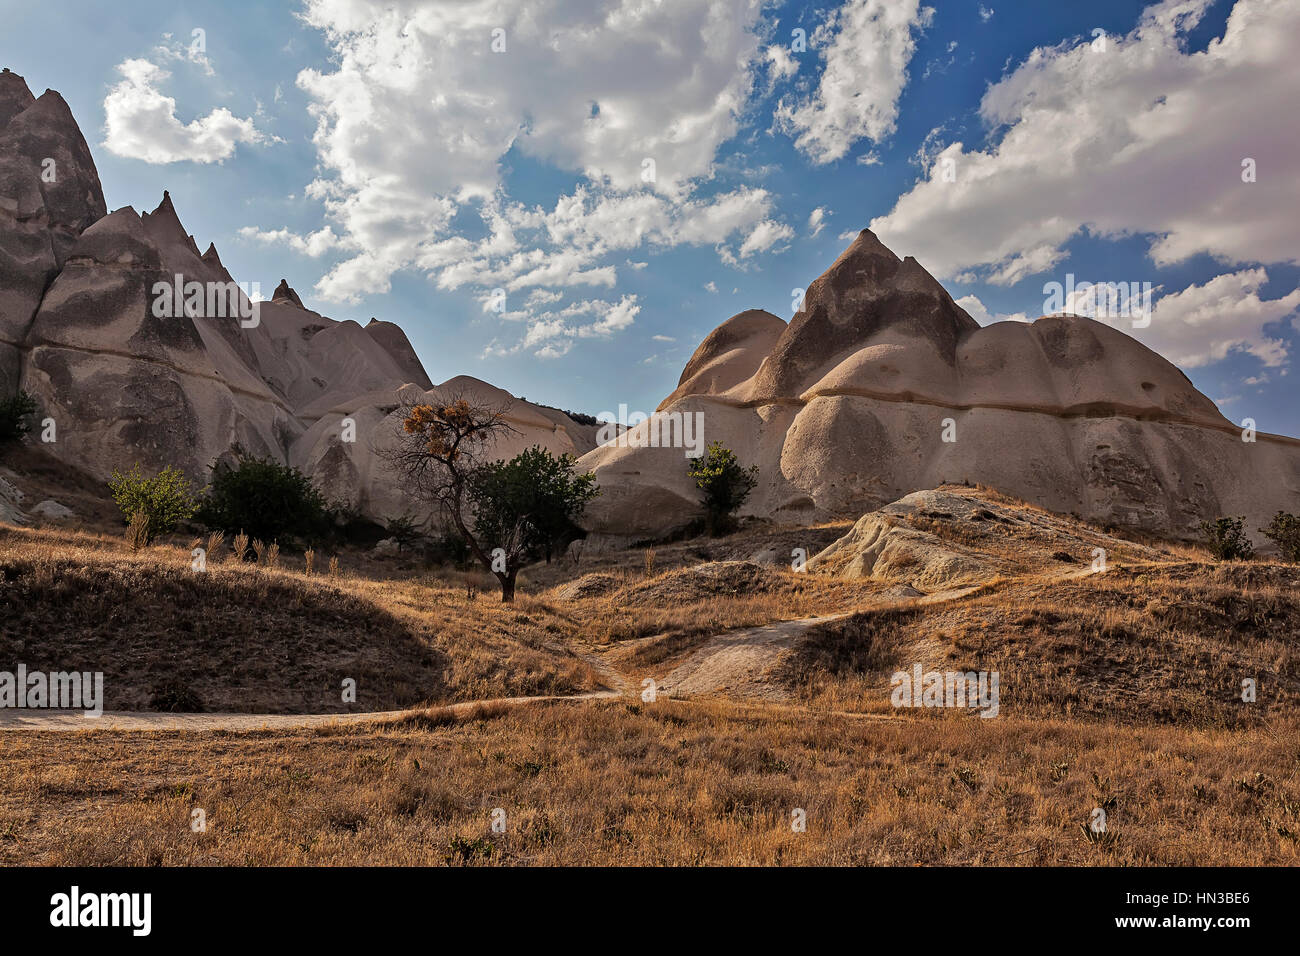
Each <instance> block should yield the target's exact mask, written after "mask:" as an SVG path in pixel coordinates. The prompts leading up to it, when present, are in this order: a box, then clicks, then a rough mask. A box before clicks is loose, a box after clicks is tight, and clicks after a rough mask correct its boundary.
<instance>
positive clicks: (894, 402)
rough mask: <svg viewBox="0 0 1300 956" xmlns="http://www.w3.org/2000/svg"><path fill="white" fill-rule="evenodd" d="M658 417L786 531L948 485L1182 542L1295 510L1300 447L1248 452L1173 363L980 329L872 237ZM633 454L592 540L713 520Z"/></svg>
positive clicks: (744, 327) (1123, 339)
mask: <svg viewBox="0 0 1300 956" xmlns="http://www.w3.org/2000/svg"><path fill="white" fill-rule="evenodd" d="M659 412H660V413H667V414H677V413H680V414H685V415H698V416H700V419H699V420H700V421H702V423H703V431H704V436H703V437H704V442H705V443H707V442H709V441H714V440H718V441H721V442H723V444H725V445H726V446H727V447H729V448H731V449H732V450H733V451H735V452H736V454H737V455H738V456H739V458H740V460H741V462H742V463H743V464H745V465H751V464H752V465H757V466H758V467H759V472H760V474H759V485H758V487H757V488H756V489H755V490H754V492H753V494H752V495H751V496H750V499H749V501H748V502H747V504H746V507H745V508H744V509H743V510H742V515H743V514H748V515H753V516H758V517H765V518H771V519H774V520H777V521H786V522H795V523H799V522H814V521H819V520H825V519H828V518H843V517H855V516H857V515H861V514H863V513H864V512H867V511H871V510H873V509H875V508H878V507H880V506H881V505H883V504H885V503H887V502H890V501H894V500H896V499H898V498H901V497H903V496H905V495H907V494H909V493H910V492H913V491H916V490H918V489H924V488H934V487H936V486H939V485H941V484H944V483H945V482H951V481H957V482H972V483H975V482H978V483H982V484H985V485H988V486H990V487H993V488H997V489H999V490H1002V491H1004V492H1006V493H1008V494H1013V495H1016V496H1017V497H1020V498H1023V499H1025V500H1027V501H1029V502H1031V503H1034V504H1037V505H1040V506H1042V507H1044V508H1048V509H1050V510H1053V511H1056V512H1060V513H1065V514H1069V513H1075V514H1078V515H1081V516H1082V517H1085V518H1087V519H1090V520H1093V521H1097V522H1101V523H1103V524H1114V525H1120V526H1124V527H1130V528H1135V529H1142V530H1146V531H1152V532H1156V533H1160V534H1171V535H1175V536H1193V535H1195V534H1196V533H1197V532H1198V528H1199V523H1200V521H1201V520H1202V519H1204V518H1207V517H1215V516H1218V515H1221V514H1245V515H1246V516H1247V517H1248V522H1247V524H1248V526H1249V527H1251V528H1255V527H1258V526H1259V525H1260V524H1262V523H1265V522H1266V521H1267V520H1268V518H1269V517H1270V516H1271V515H1272V514H1273V513H1274V512H1275V511H1277V510H1278V509H1283V510H1287V511H1291V512H1295V511H1297V510H1300V441H1296V440H1295V439H1289V438H1283V437H1280V436H1274V435H1264V434H1259V435H1257V436H1256V440H1255V441H1253V442H1246V441H1243V440H1242V434H1241V432H1240V430H1239V429H1238V428H1237V427H1236V426H1234V425H1233V424H1232V423H1230V422H1229V421H1227V420H1226V419H1225V418H1224V417H1223V416H1222V415H1221V414H1220V413H1219V411H1218V408H1217V407H1216V406H1215V404H1214V403H1213V402H1212V401H1210V400H1209V399H1208V398H1206V397H1205V396H1204V395H1202V394H1201V393H1200V392H1198V391H1197V390H1196V388H1195V387H1194V386H1193V385H1192V383H1191V382H1190V381H1189V380H1188V379H1187V377H1186V376H1185V375H1184V374H1183V373H1182V372H1181V371H1179V370H1178V369H1177V368H1176V367H1175V366H1173V365H1172V364H1170V363H1169V362H1167V361H1166V360H1165V359H1163V358H1161V357H1160V356H1159V355H1157V354H1156V353H1155V352H1152V351H1151V350H1150V349H1148V348H1146V347H1145V346H1143V345H1142V344H1141V343H1139V342H1137V341H1136V340H1135V339H1133V338H1131V337H1129V336H1128V335H1126V334H1124V333H1123V332H1121V331H1118V330H1117V329H1114V328H1111V327H1110V326H1107V325H1104V324H1102V323H1100V322H1096V321H1094V320H1092V319H1086V318H1081V317H1072V316H1066V317H1062V316H1047V317H1044V318H1041V319H1038V320H1037V321H1035V322H1033V323H1021V322H1000V323H995V324H993V325H990V326H987V327H983V328H981V327H980V326H979V325H978V324H977V323H975V322H974V320H972V319H971V318H970V317H969V316H968V315H966V313H965V312H964V311H962V310H961V309H960V308H959V307H958V306H957V305H956V303H955V302H953V300H952V298H951V297H950V296H949V295H948V293H947V292H946V291H944V289H943V288H942V286H940V285H939V283H938V282H936V281H935V280H934V279H933V278H932V277H931V276H930V275H929V274H928V273H927V272H926V271H925V270H924V269H923V268H922V267H921V266H920V264H919V263H917V262H916V261H915V260H914V259H911V258H907V259H901V260H900V259H898V258H897V257H896V256H895V255H894V254H893V253H892V252H890V251H889V250H888V249H886V248H885V247H884V246H883V245H882V244H881V243H880V242H879V240H877V239H876V237H875V236H874V235H872V234H871V233H870V232H869V231H865V230H864V231H863V233H862V234H860V235H859V236H858V238H857V239H855V240H854V242H853V244H852V245H850V246H849V248H848V249H847V250H846V251H845V252H844V254H843V255H841V256H840V257H839V259H837V260H836V261H835V263H834V264H833V265H832V266H831V268H830V269H829V270H827V272H826V273H825V274H824V275H822V276H821V277H820V278H818V279H817V280H816V281H814V282H813V283H812V284H810V285H809V286H808V291H807V293H806V295H805V298H804V303H803V309H802V310H801V311H800V312H799V313H798V314H797V315H796V316H795V318H794V320H793V321H791V322H790V324H789V325H788V326H786V325H784V324H783V323H781V322H780V320H779V319H777V318H776V317H775V316H770V315H768V314H767V313H764V312H761V311H757V310H755V311H751V312H744V313H741V314H740V315H738V316H734V317H732V318H731V319H728V320H727V322H725V323H723V324H722V325H721V326H719V327H718V328H717V329H716V330H714V332H713V333H711V334H710V335H709V336H708V337H707V338H706V339H705V341H704V343H702V344H701V346H700V348H699V349H698V350H697V351H696V354H695V355H694V356H692V358H691V361H690V362H689V363H688V364H687V367H686V369H685V371H684V372H683V375H682V378H681V381H680V383H679V384H678V387H677V389H676V390H674V391H673V393H672V394H671V395H669V396H668V398H666V399H665V400H664V402H663V403H662V404H661V405H660V406H659ZM648 431H649V426H639V427H638V428H637V429H633V430H632V432H631V433H630V435H631V437H632V438H633V439H635V438H636V437H637V436H638V433H639V432H640V433H648ZM642 437H644V436H642ZM637 444H638V442H636V441H622V442H620V443H618V444H613V443H610V444H606V445H604V446H602V447H600V448H597V449H596V450H595V451H593V452H591V453H589V454H588V455H586V456H585V457H584V458H583V459H582V461H581V465H582V466H583V467H584V468H587V469H591V470H594V471H595V472H596V475H597V479H598V480H599V482H600V485H601V488H602V495H601V497H600V498H598V499H597V500H596V501H594V502H593V503H592V505H591V506H590V507H589V509H588V517H587V522H588V524H589V527H590V530H591V531H593V532H595V534H596V535H597V536H598V537H597V540H600V539H601V538H604V539H605V540H607V542H609V543H619V542H629V541H634V540H637V539H644V538H653V537H657V536H661V535H667V534H669V533H671V532H672V531H674V530H675V529H677V528H680V527H682V526H684V525H685V524H687V523H688V522H689V521H690V520H692V519H693V518H695V517H697V516H698V515H699V513H700V506H699V492H698V490H697V489H695V488H694V486H693V484H692V483H691V481H690V480H689V478H687V476H686V461H685V455H684V450H683V449H682V448H680V447H650V442H648V441H641V442H639V444H641V445H644V446H647V447H636V446H637Z"/></svg>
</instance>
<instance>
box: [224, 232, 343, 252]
mask: <svg viewBox="0 0 1300 956" xmlns="http://www.w3.org/2000/svg"><path fill="white" fill-rule="evenodd" d="M239 235H240V236H241V237H243V238H244V239H249V240H251V241H253V242H260V243H263V244H265V245H276V246H288V247H289V248H290V249H293V250H294V251H295V252H301V253H302V254H303V255H307V256H311V257H312V258H313V259H318V258H320V257H321V256H323V255H325V253H327V252H332V251H333V250H335V249H337V248H339V237H338V236H337V235H335V234H334V230H333V229H331V228H330V227H329V226H326V227H325V228H324V229H317V230H316V231H315V232H313V233H309V234H308V235H306V236H300V235H298V234H297V233H294V232H291V231H290V230H288V229H270V230H261V229H257V228H255V227H253V226H244V227H243V228H242V229H240V230H239Z"/></svg>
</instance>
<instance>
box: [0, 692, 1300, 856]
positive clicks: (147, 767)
mask: <svg viewBox="0 0 1300 956" xmlns="http://www.w3.org/2000/svg"><path fill="white" fill-rule="evenodd" d="M1298 729H1300V727H1297V726H1296V725H1294V724H1279V725H1277V726H1275V727H1273V728H1271V729H1262V728H1261V729H1256V730H1252V731H1245V732H1225V731H1202V730H1190V729H1183V728H1174V727H1144V728H1136V729H1131V730H1126V731H1125V732H1123V733H1116V732H1115V731H1114V728H1112V727H1108V726H1105V725H1101V724H1090V723H1073V722H1066V721H1060V720H1035V721H1026V720H1019V719H1015V718H1005V719H1000V720H995V721H984V720H980V719H978V718H966V717H963V716H956V715H954V716H951V717H949V718H948V719H945V720H912V719H888V720H863V719H856V720H854V719H849V718H842V717H841V718H836V717H831V716H822V717H819V718H818V717H813V716H810V715H808V714H806V713H803V714H800V713H794V712H787V711H783V710H779V709H778V710H747V709H744V708H741V707H738V706H737V705H730V704H724V703H721V702H719V703H713V704H694V705H692V704H688V703H684V702H672V701H667V700H661V701H660V702H659V703H657V704H655V705H653V706H652V705H641V704H627V703H623V702H604V703H588V704H583V705H577V704H566V703H560V704H544V705H535V706H533V707H530V708H524V709H515V710H510V711H506V712H504V713H501V714H498V715H489V716H486V717H480V718H477V719H470V720H467V721H463V722H448V721H440V720H437V719H433V720H419V719H414V718H413V719H409V720H406V721H404V722H402V723H400V724H397V725H393V726H387V727H378V728H364V727H360V728H358V727H352V728H346V729H337V730H322V731H301V732H296V733H289V734H266V733H254V734H240V735H227V734H211V733H202V734H194V733H190V734H174V733H171V734H122V733H113V732H88V733H84V734H79V735H77V736H76V738H75V739H74V740H69V739H68V738H67V737H66V736H64V735H40V734H31V733H11V734H8V735H6V738H5V746H4V748H3V750H0V781H3V782H2V783H0V862H4V863H41V864H70V865H111V864H118V865H186V864H194V865H204V864H235V865H332V864H409V865H429V864H432V865H442V864H452V865H461V864H472V865H496V864H596V865H605V864H609V865H623V864H667V865H699V864H830V865H838V864H894V865H907V864H962V865H970V864H1002V865H1050V864H1070V865H1094V864H1097V865H1117V864H1119V865H1123V864H1134V865H1152V866H1155V865H1159V866H1167V865H1192V864H1198V865H1214V864H1281V865H1296V864H1297V863H1300V849H1298V846H1300V845H1298V844H1297V836H1298V834H1300V749H1298V748H1297V745H1296V741H1297V739H1298V738H1297V733H1296V732H1297V730H1298ZM69 744H73V745H72V746H69ZM498 807H499V808H501V809H503V810H505V812H506V832H505V833H503V834H494V833H493V832H492V831H491V826H490V820H491V816H490V815H491V811H492V810H493V809H494V808H498ZM1096 807H1104V808H1105V809H1106V813H1107V817H1108V821H1109V826H1108V829H1107V833H1106V834H1105V836H1104V838H1101V839H1098V838H1095V837H1094V838H1090V837H1089V836H1088V835H1087V834H1086V833H1085V832H1084V825H1085V824H1086V823H1087V822H1088V821H1089V819H1090V815H1091V813H1092V810H1093V809H1094V808H1096ZM196 808H201V809H203V810H204V811H205V813H206V818H207V831H206V832H205V833H201V834H198V833H193V832H192V831H191V829H190V821H191V813H192V811H193V810H194V809H196ZM795 808H800V809H803V810H805V811H806V813H807V832H804V833H796V832H793V831H792V829H791V825H790V824H791V819H792V818H791V813H792V811H793V810H794V809H795Z"/></svg>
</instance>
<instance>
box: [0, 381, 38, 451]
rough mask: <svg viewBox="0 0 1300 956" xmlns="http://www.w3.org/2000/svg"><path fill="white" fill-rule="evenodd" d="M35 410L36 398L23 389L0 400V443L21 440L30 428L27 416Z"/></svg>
mask: <svg viewBox="0 0 1300 956" xmlns="http://www.w3.org/2000/svg"><path fill="white" fill-rule="evenodd" d="M35 411H36V400H35V399H34V398H32V397H31V396H30V395H28V394H27V393H26V392H24V391H21V390H20V391H19V392H18V394H17V395H15V396H14V397H13V398H6V399H4V400H3V401H0V444H7V443H8V442H13V441H22V439H23V436H24V435H26V434H27V433H28V432H29V431H31V430H32V426H31V423H30V422H28V421H27V416H28V415H31V414H32V413H34V412H35Z"/></svg>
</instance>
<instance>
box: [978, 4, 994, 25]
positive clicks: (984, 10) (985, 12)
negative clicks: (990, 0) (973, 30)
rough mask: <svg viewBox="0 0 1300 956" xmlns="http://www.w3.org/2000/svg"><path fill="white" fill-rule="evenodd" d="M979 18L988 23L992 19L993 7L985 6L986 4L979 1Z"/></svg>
mask: <svg viewBox="0 0 1300 956" xmlns="http://www.w3.org/2000/svg"><path fill="white" fill-rule="evenodd" d="M980 19H981V20H982V21H984V22H985V23H988V22H989V21H990V20H992V19H993V8H992V7H986V6H984V4H982V3H981V4H980Z"/></svg>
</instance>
